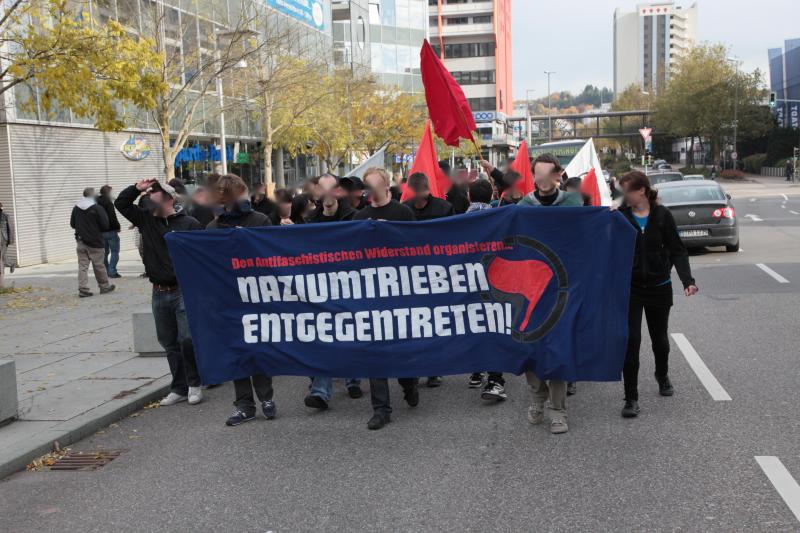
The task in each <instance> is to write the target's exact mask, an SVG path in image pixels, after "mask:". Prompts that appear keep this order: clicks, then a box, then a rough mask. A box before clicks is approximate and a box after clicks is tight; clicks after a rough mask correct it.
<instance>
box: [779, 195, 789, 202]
mask: <svg viewBox="0 0 800 533" xmlns="http://www.w3.org/2000/svg"><path fill="white" fill-rule="evenodd" d="M781 196H783V201H784V202H788V201H789V197H788V196H786V195H785V194H781Z"/></svg>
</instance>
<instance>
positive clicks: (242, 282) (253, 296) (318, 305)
mask: <svg viewBox="0 0 800 533" xmlns="http://www.w3.org/2000/svg"><path fill="white" fill-rule="evenodd" d="M635 236H636V231H635V230H634V229H633V228H632V227H631V225H630V224H629V223H627V222H626V220H625V219H624V217H623V216H622V215H621V214H620V213H617V212H612V211H609V210H608V209H607V208H600V207H597V208H595V207H580V208H578V207H575V208H567V207H564V208H536V207H522V206H509V207H504V208H500V209H491V210H484V211H478V212H475V213H470V214H465V215H458V216H455V217H451V218H445V219H438V220H431V221H426V222H384V221H353V222H337V223H326V224H323V225H318V224H298V225H295V226H288V227H266V228H231V229H224V230H209V231H190V232H179V233H169V234H167V244H168V246H169V250H170V255H171V257H172V261H173V263H174V265H175V269H176V272H177V275H178V280H179V283H180V286H181V287H182V291H183V296H184V300H185V304H186V311H187V314H188V318H189V325H190V328H191V333H192V338H193V340H194V345H195V351H196V354H197V363H198V367H199V370H200V375H201V377H202V378H203V381H204V382H206V383H221V382H224V381H229V380H232V379H236V378H241V377H245V376H249V375H252V374H256V373H262V374H267V375H271V376H277V375H303V376H331V377H335V376H353V377H413V376H436V375H447V374H462V373H470V372H476V371H484V370H492V371H496V372H513V373H521V372H522V371H524V370H532V371H534V372H536V374H537V375H538V376H539V377H541V378H545V379H547V378H560V379H567V380H570V381H590V380H601V381H612V380H618V379H619V378H620V373H621V370H622V363H623V359H624V356H625V346H626V341H627V319H628V297H629V288H630V276H631V265H632V260H633V250H634V240H635Z"/></svg>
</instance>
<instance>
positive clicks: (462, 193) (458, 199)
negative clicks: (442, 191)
mask: <svg viewBox="0 0 800 533" xmlns="http://www.w3.org/2000/svg"><path fill="white" fill-rule="evenodd" d="M439 167H442V164H441V162H440V163H439ZM447 168H448V169H449V168H450V166H449V165H447ZM442 170H444V168H442ZM448 176H450V180H451V181H452V182H453V184H452V185H451V186H450V189H449V190H448V191H447V194H446V195H445V199H446V200H447V201H448V202H450V205H452V206H453V212H454V213H455V214H457V215H460V214H462V213H466V212H467V209H469V197H468V196H467V187H468V186H469V182H470V180H469V172H468V171H467V169H466V168H463V167H462V168H459V169H458V170H456V171H455V173H453V175H450V174H448Z"/></svg>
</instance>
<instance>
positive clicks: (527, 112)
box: [525, 89, 533, 146]
mask: <svg viewBox="0 0 800 533" xmlns="http://www.w3.org/2000/svg"><path fill="white" fill-rule="evenodd" d="M532 92H533V89H527V90H526V91H525V117H526V118H527V121H526V122H527V130H526V131H527V134H528V135H527V136H528V146H530V145H531V142H532V140H533V137H532V134H531V103H530V100H529V99H528V95H529V94H530V93H532Z"/></svg>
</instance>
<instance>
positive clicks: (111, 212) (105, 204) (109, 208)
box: [97, 194, 121, 231]
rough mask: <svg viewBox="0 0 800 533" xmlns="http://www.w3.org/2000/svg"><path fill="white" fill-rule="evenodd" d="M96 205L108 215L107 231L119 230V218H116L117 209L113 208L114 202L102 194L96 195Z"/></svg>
mask: <svg viewBox="0 0 800 533" xmlns="http://www.w3.org/2000/svg"><path fill="white" fill-rule="evenodd" d="M97 205H99V206H100V207H102V208H103V209H104V210H105V212H106V215H107V216H108V231H119V230H120V229H121V228H120V225H119V219H118V218H117V211H116V209H114V203H113V202H112V201H111V198H109V197H108V196H103V195H102V194H101V195H100V196H98V197H97Z"/></svg>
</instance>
